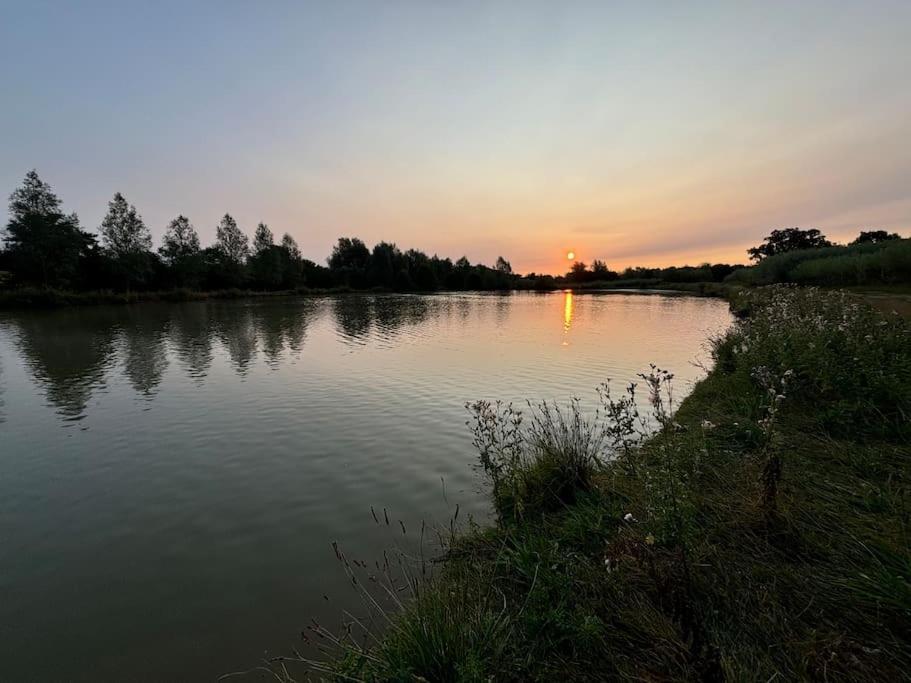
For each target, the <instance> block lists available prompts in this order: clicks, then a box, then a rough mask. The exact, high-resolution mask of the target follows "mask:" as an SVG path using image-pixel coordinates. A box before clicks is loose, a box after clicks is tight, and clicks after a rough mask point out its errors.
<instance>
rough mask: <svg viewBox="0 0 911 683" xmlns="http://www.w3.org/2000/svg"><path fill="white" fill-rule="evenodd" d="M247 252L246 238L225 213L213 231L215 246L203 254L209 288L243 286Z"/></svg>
mask: <svg viewBox="0 0 911 683" xmlns="http://www.w3.org/2000/svg"><path fill="white" fill-rule="evenodd" d="M249 252H250V246H249V241H248V240H247V236H246V235H245V234H244V233H243V232H241V230H240V228H238V227H237V221H235V220H234V219H233V218H232V217H231V215H230V214H227V213H226V214H225V215H224V217H223V218H222V219H221V222H220V223H219V224H218V227H217V228H216V230H215V246H214V247H212V248H210V249H207V250H206V251H205V252H204V254H205V260H206V269H207V271H208V282H209V286H210V287H212V288H215V289H219V288H224V287H241V286H243V285H244V280H245V277H246V272H245V268H244V267H245V263H246V260H247V256H248V254H249Z"/></svg>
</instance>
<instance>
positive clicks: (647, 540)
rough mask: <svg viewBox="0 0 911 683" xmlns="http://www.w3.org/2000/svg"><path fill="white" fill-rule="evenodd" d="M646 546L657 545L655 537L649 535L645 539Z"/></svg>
mask: <svg viewBox="0 0 911 683" xmlns="http://www.w3.org/2000/svg"><path fill="white" fill-rule="evenodd" d="M645 545H655V537H654V536H652V535H651V534H649V535H648V536H646V537H645Z"/></svg>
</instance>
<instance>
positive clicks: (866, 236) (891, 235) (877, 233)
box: [851, 230, 902, 245]
mask: <svg viewBox="0 0 911 683" xmlns="http://www.w3.org/2000/svg"><path fill="white" fill-rule="evenodd" d="M901 238H902V236H901V235H899V234H898V233H897V232H886V231H885V230H861V231H860V234H859V235H858V236H857V239H855V240H854V241H853V242H851V244H852V245H853V244H879V243H880V242H888V241H890V240H900V239H901Z"/></svg>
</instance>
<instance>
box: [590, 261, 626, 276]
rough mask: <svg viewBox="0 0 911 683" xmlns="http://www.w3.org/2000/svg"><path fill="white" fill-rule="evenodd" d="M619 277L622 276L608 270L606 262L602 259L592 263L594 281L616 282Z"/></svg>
mask: <svg viewBox="0 0 911 683" xmlns="http://www.w3.org/2000/svg"><path fill="white" fill-rule="evenodd" d="M618 277H620V276H619V275H618V274H617V273H615V272H614V271H612V270H611V269H610V268H608V267H607V264H606V263H605V262H604V261H602V260H600V259H595V260H594V261H592V280H601V281H607V280H616V279H617V278H618Z"/></svg>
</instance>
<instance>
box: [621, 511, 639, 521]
mask: <svg viewBox="0 0 911 683" xmlns="http://www.w3.org/2000/svg"><path fill="white" fill-rule="evenodd" d="M623 521H624V522H629V523H630V524H633V523H635V521H636V518H635V517H633V513H632V512H627V513H626V514H625V515H623Z"/></svg>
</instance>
